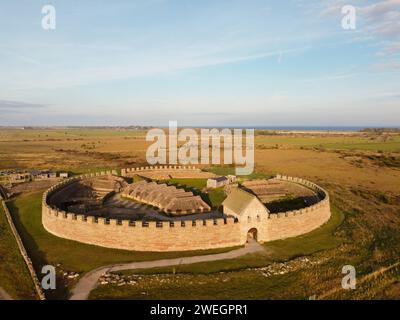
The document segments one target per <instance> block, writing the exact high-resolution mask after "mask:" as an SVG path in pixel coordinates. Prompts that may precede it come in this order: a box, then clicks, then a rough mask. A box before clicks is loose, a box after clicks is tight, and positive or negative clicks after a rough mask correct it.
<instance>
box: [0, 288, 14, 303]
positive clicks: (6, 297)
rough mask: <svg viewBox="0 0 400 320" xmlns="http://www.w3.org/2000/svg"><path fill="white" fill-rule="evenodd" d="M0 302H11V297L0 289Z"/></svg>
mask: <svg viewBox="0 0 400 320" xmlns="http://www.w3.org/2000/svg"><path fill="white" fill-rule="evenodd" d="M0 300H12V298H11V296H10V295H9V294H8V293H7V292H6V291H5V290H4V289H3V288H2V287H0Z"/></svg>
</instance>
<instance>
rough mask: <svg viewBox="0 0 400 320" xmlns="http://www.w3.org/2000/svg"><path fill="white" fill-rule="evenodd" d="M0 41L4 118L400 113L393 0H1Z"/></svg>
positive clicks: (99, 120)
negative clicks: (351, 12) (351, 21)
mask: <svg viewBox="0 0 400 320" xmlns="http://www.w3.org/2000/svg"><path fill="white" fill-rule="evenodd" d="M283 2H284V3H283ZM46 4H51V5H53V6H54V7H55V9H56V14H57V16H56V19H57V20H56V22H57V25H56V29H55V30H52V31H45V30H43V28H42V27H41V20H42V17H43V15H42V14H41V10H42V6H44V5H46ZM344 4H350V5H353V6H355V7H356V14H357V27H356V29H355V30H344V29H343V28H342V27H341V20H342V17H343V15H342V14H341V8H342V6H343V5H344ZM0 39H1V41H0V75H1V76H0V125H61V126H62V125H140V124H142V125H163V126H165V125H167V124H168V121H169V120H177V121H178V124H179V125H186V126H189V125H193V126H201V125H207V126H213V125H218V126H233V125H246V126H284V125H288V126H294V125H299V126H354V125H360V126H399V125H400V0H385V1H363V0H358V1H345V2H342V1H328V0H325V1H313V0H307V1H306V0H288V1H266V0H201V1H197V0H196V1H195V0H191V1H188V0H131V1H120V0H116V1H105V0H104V1H101V0H97V1H95V0H87V1H76V0H68V1H65V0H64V1H38V0H25V1H24V0H13V1H12V0H4V1H1V3H0Z"/></svg>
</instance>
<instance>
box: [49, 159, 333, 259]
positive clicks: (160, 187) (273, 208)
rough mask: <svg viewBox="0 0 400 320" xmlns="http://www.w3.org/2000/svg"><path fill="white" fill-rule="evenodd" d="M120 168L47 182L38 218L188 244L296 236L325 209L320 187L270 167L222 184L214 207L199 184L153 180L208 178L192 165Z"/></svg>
mask: <svg viewBox="0 0 400 320" xmlns="http://www.w3.org/2000/svg"><path fill="white" fill-rule="evenodd" d="M114 173H115V172H114ZM121 173H122V176H117V175H115V174H113V172H112V171H107V172H100V173H98V174H88V175H81V176H77V177H73V178H70V179H65V180H62V181H61V182H60V183H58V184H56V185H54V186H52V187H51V188H50V189H48V190H47V191H46V192H45V193H44V194H43V199H42V222H43V226H44V227H45V228H46V230H47V231H48V232H50V233H52V234H54V235H56V236H58V237H62V238H67V239H71V240H76V241H79V242H83V243H87V244H93V245H98V246H104V247H109V248H116V249H125V250H134V251H190V250H206V249H216V248H227V247H235V246H241V245H244V244H245V243H246V242H248V240H249V239H253V240H256V241H258V242H260V243H264V242H268V241H273V240H278V239H285V238H290V237H295V236H299V235H301V234H304V233H307V232H310V231H312V230H314V229H316V228H318V227H319V226H321V225H322V224H324V223H325V222H327V221H328V220H329V218H330V215H331V210H330V203H329V195H328V193H327V192H326V191H325V190H324V189H322V188H321V187H319V186H318V185H316V184H314V183H312V182H310V181H307V180H303V179H301V178H295V177H288V176H282V175H276V176H275V177H273V178H271V179H262V180H249V181H245V182H243V184H239V183H234V184H230V185H229V184H228V185H226V186H224V187H223V190H224V193H225V200H224V201H223V202H222V209H221V210H218V209H219V208H214V209H213V208H212V205H211V204H207V203H206V202H205V201H204V200H203V198H202V196H203V197H204V195H205V194H207V192H208V190H207V188H204V189H203V190H198V192H197V193H196V194H194V193H193V191H188V190H185V189H183V188H179V187H177V186H174V185H168V184H167V183H166V182H163V181H162V180H161V181H160V180H158V179H160V178H161V179H162V178H163V177H165V176H166V175H167V176H175V175H176V176H180V177H182V176H185V177H186V178H193V177H199V176H203V177H211V178H214V176H213V175H211V174H208V173H206V172H202V171H201V170H200V169H197V168H195V167H183V166H161V167H138V168H129V169H123V170H121ZM133 176H134V177H135V180H136V181H132V177H133ZM149 177H152V178H149Z"/></svg>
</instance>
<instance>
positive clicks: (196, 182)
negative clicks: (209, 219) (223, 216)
mask: <svg viewBox="0 0 400 320" xmlns="http://www.w3.org/2000/svg"><path fill="white" fill-rule="evenodd" d="M167 183H168V184H172V185H175V186H177V187H181V188H184V189H185V190H187V191H193V192H194V193H195V194H197V195H200V196H201V197H202V199H203V200H204V201H205V202H207V203H208V204H209V205H210V206H211V207H212V208H213V209H221V205H222V201H224V200H225V198H226V195H225V192H224V188H217V189H213V190H210V191H209V192H207V193H203V192H200V191H201V190H203V189H204V188H205V187H206V186H207V179H170V180H167Z"/></svg>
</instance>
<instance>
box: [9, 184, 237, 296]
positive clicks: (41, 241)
mask: <svg viewBox="0 0 400 320" xmlns="http://www.w3.org/2000/svg"><path fill="white" fill-rule="evenodd" d="M42 192H43V191H40V192H39V191H38V192H34V193H31V194H28V195H24V196H21V197H19V198H17V199H15V200H13V201H11V202H9V203H8V206H9V209H10V211H11V214H12V216H13V219H14V222H15V225H16V227H17V229H18V231H19V233H20V235H21V238H22V239H23V242H24V244H25V247H26V249H27V251H28V253H29V255H30V257H31V259H32V262H33V263H34V266H35V268H36V270H40V269H41V267H42V266H43V265H45V264H51V265H57V264H61V267H62V268H63V270H68V271H75V272H79V273H81V272H86V271H89V270H92V269H95V268H97V267H100V266H104V265H109V264H113V263H123V262H132V261H145V260H158V259H168V258H176V257H184V256H195V255H199V254H200V255H202V254H210V253H219V252H225V251H229V250H231V249H232V248H226V249H215V250H201V251H185V252H135V251H126V250H117V249H108V248H102V247H98V246H93V245H87V244H83V243H80V242H77V241H72V240H66V239H63V238H59V237H56V236H54V235H52V234H50V233H48V232H47V231H46V230H45V229H44V227H43V225H42V222H41V196H42ZM60 290H61V288H60ZM60 295H61V296H63V295H64V296H65V295H66V292H65V290H64V292H62V293H58V296H57V297H60Z"/></svg>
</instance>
